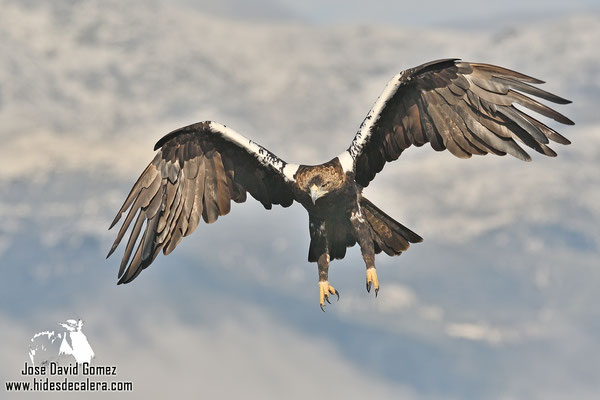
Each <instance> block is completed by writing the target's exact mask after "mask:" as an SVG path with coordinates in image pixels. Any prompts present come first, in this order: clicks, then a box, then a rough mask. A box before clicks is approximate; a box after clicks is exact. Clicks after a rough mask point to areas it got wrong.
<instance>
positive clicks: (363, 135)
mask: <svg viewBox="0 0 600 400" xmlns="http://www.w3.org/2000/svg"><path fill="white" fill-rule="evenodd" d="M401 81H402V73H399V74H396V75H395V76H394V77H393V78H392V79H391V80H390V81H389V82H388V84H387V85H386V86H385V89H383V92H382V93H381V95H379V97H378V98H377V101H376V102H375V104H374V105H373V108H371V110H370V111H369V113H368V114H367V116H366V117H365V119H364V120H363V122H362V124H361V125H360V128H359V129H358V132H357V133H356V136H354V140H352V144H351V145H350V147H349V148H348V152H349V154H350V156H351V157H352V159H353V160H356V157H358V156H359V155H360V154H361V153H362V149H363V147H364V146H365V145H366V144H367V143H368V142H369V138H370V137H371V134H372V129H373V125H375V123H376V122H377V121H378V120H379V117H380V116H381V112H382V111H383V109H384V108H385V106H386V104H387V102H388V101H389V100H390V98H391V97H392V96H393V95H394V94H396V91H397V90H398V87H399V86H400V83H401ZM340 161H341V159H340Z"/></svg>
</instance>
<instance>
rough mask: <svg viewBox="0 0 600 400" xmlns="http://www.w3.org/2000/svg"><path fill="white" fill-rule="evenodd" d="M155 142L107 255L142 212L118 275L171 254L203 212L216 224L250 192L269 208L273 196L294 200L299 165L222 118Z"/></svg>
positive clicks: (125, 278)
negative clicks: (283, 158) (160, 255)
mask: <svg viewBox="0 0 600 400" xmlns="http://www.w3.org/2000/svg"><path fill="white" fill-rule="evenodd" d="M154 150H159V151H158V153H157V154H156V157H155V158H154V160H152V162H151V163H150V164H149V165H148V167H146V169H145V170H144V172H143V173H142V175H141V176H140V177H139V179H138V181H137V182H136V183H135V185H134V186H133V188H132V189H131V192H130V193H129V195H128V196H127V199H126V200H125V202H124V203H123V206H122V207H121V209H120V210H119V212H118V213H117V216H116V217H115V219H114V221H113V222H112V224H111V226H110V228H112V227H113V226H114V225H115V224H116V223H117V222H118V221H119V219H120V218H121V215H122V214H123V213H125V212H126V211H127V210H129V212H128V214H127V217H126V218H125V221H124V222H123V225H122V226H121V229H120V230H119V233H118V234H117V238H116V239H115V242H114V243H113V246H112V248H111V249H110V252H109V253H108V256H107V257H109V256H110V255H111V254H112V253H113V252H114V251H115V249H116V248H117V246H118V245H119V243H120V242H121V239H123V236H124V235H125V232H126V231H127V229H128V227H129V226H130V225H131V223H132V222H133V221H134V220H135V222H133V228H132V230H131V234H130V237H129V240H128V241H127V246H126V248H125V253H124V255H123V259H122V261H121V267H120V268H119V278H120V279H119V283H128V282H131V281H132V280H133V279H135V277H136V276H137V275H138V274H139V273H140V272H141V271H142V270H143V269H144V268H146V267H147V266H149V265H150V264H151V263H152V261H154V259H155V258H156V256H157V255H158V253H159V252H160V251H161V250H162V251H163V253H164V254H165V255H166V254H169V253H170V252H171V251H173V249H174V248H175V246H177V245H178V244H179V242H180V241H181V239H182V238H183V237H184V236H187V235H189V234H191V233H192V232H193V231H194V230H195V229H196V227H197V226H198V224H199V222H200V220H201V219H203V220H204V221H205V222H206V223H208V224H210V223H212V222H215V221H216V220H217V218H218V217H219V216H221V215H225V214H227V213H229V210H230V204H231V200H233V201H235V202H237V203H242V202H244V201H246V193H250V195H251V196H252V197H254V198H255V199H256V200H258V201H260V202H261V203H262V205H263V206H264V207H265V208H267V209H270V208H271V206H272V205H273V204H280V205H282V206H283V207H288V206H290V205H291V204H292V203H293V201H294V194H293V190H292V186H293V182H294V174H295V172H296V171H297V169H298V165H296V164H288V163H286V162H285V161H283V160H281V159H280V158H278V157H277V156H275V155H274V154H273V153H271V152H270V151H268V150H267V149H265V148H264V147H262V146H260V145H258V144H256V143H254V142H253V141H251V140H249V139H247V138H245V137H244V136H242V135H240V134H239V133H237V132H235V131H234V130H233V129H231V128H228V127H226V126H224V125H221V124H219V123H216V122H212V121H205V122H200V123H197V124H193V125H189V126H186V127H184V128H181V129H177V130H176V131H173V132H171V133H169V134H168V135H166V136H165V137H163V138H162V139H161V140H159V141H158V143H156V146H155V147H154ZM110 228H109V229H110ZM136 244H137V248H135V246H136ZM134 248H135V251H134ZM132 254H133V257H132Z"/></svg>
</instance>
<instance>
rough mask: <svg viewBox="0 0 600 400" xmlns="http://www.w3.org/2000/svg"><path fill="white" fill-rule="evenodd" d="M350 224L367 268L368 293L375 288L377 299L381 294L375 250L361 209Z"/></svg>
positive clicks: (351, 217)
mask: <svg viewBox="0 0 600 400" xmlns="http://www.w3.org/2000/svg"><path fill="white" fill-rule="evenodd" d="M350 222H351V223H352V227H353V228H354V234H355V235H356V241H357V242H358V244H359V246H360V252H361V253H362V256H363V260H365V265H366V267H367V282H366V286H367V292H369V293H370V292H371V288H374V289H375V297H377V293H379V280H378V279H377V271H376V270H375V248H374V246H373V238H372V237H371V230H370V229H369V226H368V225H367V222H366V221H365V219H364V218H363V214H362V210H361V209H360V207H359V208H358V209H357V210H355V211H353V212H352V215H351V216H350Z"/></svg>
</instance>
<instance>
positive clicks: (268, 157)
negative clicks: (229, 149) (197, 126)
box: [208, 121, 298, 181]
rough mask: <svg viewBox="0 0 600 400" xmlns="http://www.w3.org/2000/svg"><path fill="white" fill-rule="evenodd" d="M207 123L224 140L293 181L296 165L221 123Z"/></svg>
mask: <svg viewBox="0 0 600 400" xmlns="http://www.w3.org/2000/svg"><path fill="white" fill-rule="evenodd" d="M208 124H209V126H210V129H211V130H212V131H213V132H215V133H218V134H220V135H221V136H222V137H223V138H224V139H225V140H227V141H229V142H232V143H235V144H237V145H238V146H240V147H242V148H243V149H245V150H246V151H247V152H248V154H250V155H252V156H253V157H254V158H256V159H257V160H258V162H259V163H261V164H262V165H264V166H265V167H270V168H272V169H274V170H275V171H277V172H278V173H280V174H281V175H282V176H283V177H284V179H285V180H287V181H294V174H295V173H296V171H297V170H298V165H296V164H288V163H286V162H285V161H283V160H282V159H281V158H279V157H277V156H276V155H275V154H273V153H271V152H270V151H269V150H267V149H265V148H264V147H262V146H261V145H259V144H258V143H255V142H253V141H252V140H250V139H248V138H247V137H245V136H243V135H241V134H239V133H238V132H236V131H234V130H233V129H231V128H229V127H227V126H225V125H223V124H220V123H218V122H214V121H209V123H208Z"/></svg>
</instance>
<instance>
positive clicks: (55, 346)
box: [29, 319, 95, 365]
mask: <svg viewBox="0 0 600 400" xmlns="http://www.w3.org/2000/svg"><path fill="white" fill-rule="evenodd" d="M58 325H60V326H62V327H63V328H64V330H62V331H59V332H58V333H56V332H54V331H44V332H38V333H36V334H35V335H33V337H32V338H31V344H30V345H29V359H30V360H31V363H32V364H33V365H46V364H48V363H50V362H57V363H60V364H62V363H63V362H64V363H67V364H68V363H71V362H73V360H75V362H76V363H78V364H82V363H90V362H91V361H92V358H94V356H95V354H94V350H92V347H91V346H90V344H89V342H88V340H87V337H86V336H85V334H84V333H83V332H82V331H81V328H82V327H83V321H82V320H81V319H78V320H74V319H69V320H67V321H66V322H65V323H59V324H58Z"/></svg>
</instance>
